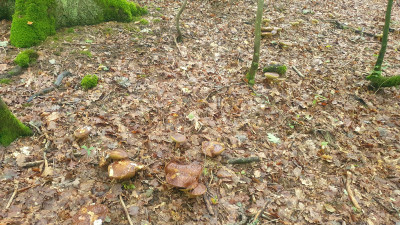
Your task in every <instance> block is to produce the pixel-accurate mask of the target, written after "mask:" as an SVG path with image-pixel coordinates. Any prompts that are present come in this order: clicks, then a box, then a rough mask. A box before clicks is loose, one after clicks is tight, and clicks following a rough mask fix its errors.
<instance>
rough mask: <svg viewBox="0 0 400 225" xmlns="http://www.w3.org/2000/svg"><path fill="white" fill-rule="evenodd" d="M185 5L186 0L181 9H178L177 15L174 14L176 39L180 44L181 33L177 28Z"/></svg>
mask: <svg viewBox="0 0 400 225" xmlns="http://www.w3.org/2000/svg"><path fill="white" fill-rule="evenodd" d="M186 4H187V0H184V2H183V4H182V6H181V8H180V9H179V12H178V14H176V18H175V25H176V31H177V32H178V36H177V37H176V41H177V42H182V33H181V29H180V27H179V19H180V18H181V14H182V12H183V10H184V9H185V7H186Z"/></svg>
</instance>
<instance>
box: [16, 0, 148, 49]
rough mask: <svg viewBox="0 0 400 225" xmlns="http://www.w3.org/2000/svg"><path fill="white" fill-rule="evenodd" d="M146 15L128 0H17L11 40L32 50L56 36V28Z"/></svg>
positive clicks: (144, 11) (144, 10)
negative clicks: (48, 37)
mask: <svg viewBox="0 0 400 225" xmlns="http://www.w3.org/2000/svg"><path fill="white" fill-rule="evenodd" d="M146 13H147V10H146V9H145V8H142V7H139V6H138V5H137V4H136V3H133V2H129V1H127V0H82V1H72V0H57V1H55V0H16V2H15V13H14V16H13V22H12V25H11V37H10V40H11V44H12V45H14V46H16V47H30V46H33V45H36V44H39V43H40V42H41V41H43V40H44V39H46V37H47V36H49V35H53V34H55V31H56V29H57V28H61V27H70V26H76V25H89V24H98V23H101V22H105V21H112V20H113V21H119V22H130V21H132V20H133V18H134V17H138V16H141V15H143V14H146Z"/></svg>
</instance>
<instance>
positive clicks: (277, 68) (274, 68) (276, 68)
mask: <svg viewBox="0 0 400 225" xmlns="http://www.w3.org/2000/svg"><path fill="white" fill-rule="evenodd" d="M286 70H287V67H286V66H285V65H279V64H271V65H268V66H266V67H264V69H263V72H264V73H265V72H274V73H278V74H279V75H281V76H283V75H285V73H286Z"/></svg>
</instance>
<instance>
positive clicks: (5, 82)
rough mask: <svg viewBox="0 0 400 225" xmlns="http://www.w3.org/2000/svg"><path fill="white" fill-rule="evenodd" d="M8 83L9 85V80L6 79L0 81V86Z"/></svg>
mask: <svg viewBox="0 0 400 225" xmlns="http://www.w3.org/2000/svg"><path fill="white" fill-rule="evenodd" d="M10 83H11V80H10V79H7V78H4V79H0V84H10Z"/></svg>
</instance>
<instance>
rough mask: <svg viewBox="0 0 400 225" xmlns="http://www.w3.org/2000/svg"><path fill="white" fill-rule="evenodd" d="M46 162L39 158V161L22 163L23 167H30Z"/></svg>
mask: <svg viewBox="0 0 400 225" xmlns="http://www.w3.org/2000/svg"><path fill="white" fill-rule="evenodd" d="M43 162H44V160H38V161H33V162H26V163H24V164H23V165H22V167H23V168H30V167H35V166H39V165H40V164H42V163H43Z"/></svg>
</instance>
